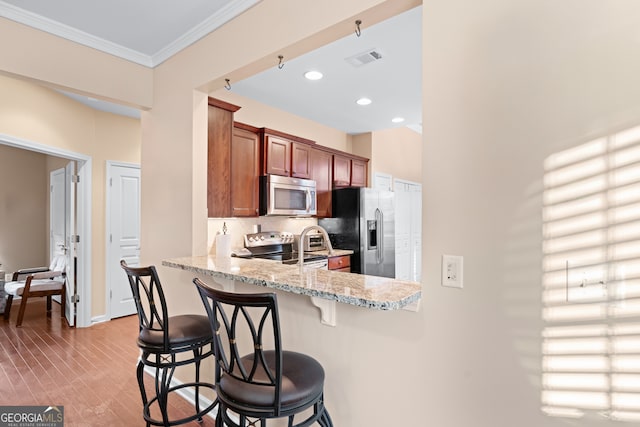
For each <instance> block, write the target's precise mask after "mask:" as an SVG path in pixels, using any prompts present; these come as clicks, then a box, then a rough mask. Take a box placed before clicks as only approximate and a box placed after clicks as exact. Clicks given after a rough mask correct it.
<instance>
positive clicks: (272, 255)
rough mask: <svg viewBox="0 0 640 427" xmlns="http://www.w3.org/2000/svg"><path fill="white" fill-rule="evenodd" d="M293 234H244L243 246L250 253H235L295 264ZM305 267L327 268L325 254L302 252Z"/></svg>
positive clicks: (275, 232)
mask: <svg viewBox="0 0 640 427" xmlns="http://www.w3.org/2000/svg"><path fill="white" fill-rule="evenodd" d="M294 241H295V236H294V234H293V233H289V232H286V231H265V232H261V233H251V234H245V236H244V247H245V248H247V249H248V250H249V252H250V254H247V255H237V256H240V257H242V258H262V259H271V260H275V261H280V262H282V263H283V264H297V263H298V252H296V251H294V250H293V244H294ZM303 263H304V266H305V267H312V268H319V269H325V270H326V269H327V268H328V262H327V256H326V255H319V254H318V253H317V252H304V253H303Z"/></svg>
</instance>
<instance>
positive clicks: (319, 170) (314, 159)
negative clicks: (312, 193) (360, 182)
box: [310, 148, 333, 218]
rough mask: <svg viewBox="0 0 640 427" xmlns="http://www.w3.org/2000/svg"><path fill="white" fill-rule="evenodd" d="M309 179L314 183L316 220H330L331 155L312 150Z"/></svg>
mask: <svg viewBox="0 0 640 427" xmlns="http://www.w3.org/2000/svg"><path fill="white" fill-rule="evenodd" d="M310 158H311V179H313V180H314V181H315V182H316V195H317V197H316V208H317V214H316V216H317V217H318V218H331V190H332V188H333V173H332V163H333V162H332V161H333V154H331V153H328V152H326V151H323V150H318V149H315V148H312V149H311V151H310Z"/></svg>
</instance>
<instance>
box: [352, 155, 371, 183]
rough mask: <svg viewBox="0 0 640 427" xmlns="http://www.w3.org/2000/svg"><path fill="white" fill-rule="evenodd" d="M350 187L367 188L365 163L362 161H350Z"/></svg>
mask: <svg viewBox="0 0 640 427" xmlns="http://www.w3.org/2000/svg"><path fill="white" fill-rule="evenodd" d="M351 186H352V187H366V186H367V163H366V162H363V161H362V160H356V159H352V160H351Z"/></svg>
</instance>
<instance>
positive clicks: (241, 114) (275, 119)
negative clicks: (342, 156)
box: [211, 89, 351, 152]
mask: <svg viewBox="0 0 640 427" xmlns="http://www.w3.org/2000/svg"><path fill="white" fill-rule="evenodd" d="M211 96H212V97H214V98H217V99H222V100H223V101H227V102H230V103H232V104H234V105H237V106H239V107H241V108H240V110H238V111H237V112H236V113H235V114H234V119H235V120H236V121H238V122H242V123H246V124H249V125H251V126H255V127H258V128H261V127H266V128H270V129H275V130H278V131H280V132H285V133H288V134H291V135H296V136H299V137H301V138H306V139H310V140H312V141H315V142H316V143H317V144H320V145H324V146H325V147H331V148H334V149H336V150H341V151H346V152H351V137H350V136H349V135H347V134H346V133H344V132H342V131H339V130H337V129H333V128H330V127H328V126H324V125H321V124H319V123H317V122H314V121H311V120H308V119H305V118H303V117H300V116H296V115H295V114H291V113H287V112H285V111H282V110H279V109H277V108H273V107H270V106H268V105H265V104H262V103H260V102H257V101H254V100H253V99H249V98H246V97H243V96H240V95H237V94H235V93H233V92H229V91H228V90H226V89H220V90H217V91H215V92H214V93H212V94H211Z"/></svg>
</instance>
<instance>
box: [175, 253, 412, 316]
mask: <svg viewBox="0 0 640 427" xmlns="http://www.w3.org/2000/svg"><path fill="white" fill-rule="evenodd" d="M162 265H164V266H167V267H172V268H178V269H182V270H185V271H190V272H193V273H196V274H200V275H205V276H210V277H212V278H213V279H214V281H215V282H216V283H218V284H219V285H221V286H222V287H223V288H224V289H225V290H229V291H233V288H234V282H243V283H247V284H251V285H257V286H262V287H268V288H273V289H278V290H281V291H285V292H289V293H294V294H299V295H305V296H309V297H311V300H312V302H313V304H314V305H316V306H317V307H318V308H320V310H321V313H322V323H324V324H328V325H331V326H335V325H336V319H335V304H336V302H339V303H343V304H350V305H355V306H358V307H365V308H369V309H374V310H397V309H407V310H412V311H417V309H418V304H419V301H420V298H421V296H422V292H421V289H422V286H421V285H420V284H419V283H415V282H408V281H402V280H395V279H389V278H386V277H377V276H367V275H362V274H352V273H343V272H334V271H328V270H321V269H313V268H304V269H302V270H301V269H300V267H299V266H297V265H285V264H280V263H277V262H274V261H269V260H261V259H241V258H227V257H225V258H216V257H215V256H212V255H210V256H198V257H185V258H176V259H169V260H164V261H162Z"/></svg>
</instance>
